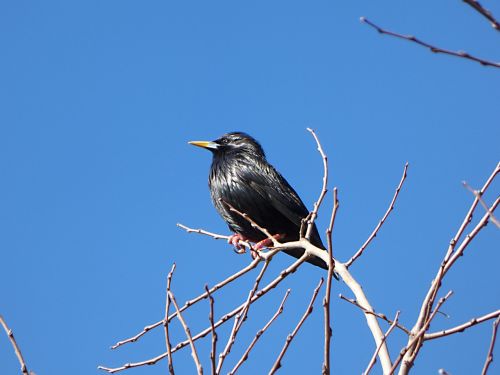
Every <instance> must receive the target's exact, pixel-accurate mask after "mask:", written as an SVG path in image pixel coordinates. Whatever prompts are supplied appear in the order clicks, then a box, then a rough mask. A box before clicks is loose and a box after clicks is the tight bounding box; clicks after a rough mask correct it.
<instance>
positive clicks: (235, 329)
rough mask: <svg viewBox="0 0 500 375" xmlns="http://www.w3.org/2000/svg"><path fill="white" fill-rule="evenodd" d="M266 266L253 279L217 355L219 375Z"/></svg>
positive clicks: (265, 263) (265, 264) (217, 371)
mask: <svg viewBox="0 0 500 375" xmlns="http://www.w3.org/2000/svg"><path fill="white" fill-rule="evenodd" d="M268 265H269V261H268V260H266V261H265V262H264V265H263V266H262V269H261V271H260V273H259V275H258V276H257V278H256V279H255V282H254V285H253V287H252V289H251V290H250V292H249V293H248V298H247V300H246V302H245V305H244V306H243V310H242V311H241V312H240V313H238V314H236V317H235V319H234V325H233V329H232V330H231V333H230V335H229V338H228V340H227V344H226V347H225V348H224V351H223V352H222V353H221V354H220V355H219V362H218V363H217V369H216V373H217V374H220V372H221V369H222V364H223V363H224V359H225V358H226V357H227V355H228V354H229V352H230V351H231V348H232V346H233V344H234V342H235V341H236V335H237V334H238V332H239V330H240V328H241V326H242V325H243V322H244V321H245V320H246V318H247V314H248V310H249V309H250V305H251V303H252V297H253V296H254V295H255V293H256V292H257V289H258V288H259V284H260V281H261V280H262V277H263V276H264V273H265V272H266V270H267V266H268Z"/></svg>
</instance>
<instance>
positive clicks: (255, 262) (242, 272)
mask: <svg viewBox="0 0 500 375" xmlns="http://www.w3.org/2000/svg"><path fill="white" fill-rule="evenodd" d="M186 228H187V227H186ZM188 229H190V228H188ZM261 261H262V259H260V258H255V259H254V260H253V261H252V262H251V263H250V264H249V265H248V266H246V267H244V268H242V269H241V270H239V271H238V272H236V273H234V274H232V275H231V276H229V277H227V278H226V279H224V280H222V281H221V282H219V283H217V284H216V285H215V286H213V287H212V288H211V289H210V294H212V293H214V292H216V291H217V290H219V289H221V288H222V287H224V286H225V285H227V284H229V283H231V282H233V281H234V280H236V279H238V278H240V277H241V276H243V275H245V274H246V273H248V272H250V271H251V270H253V269H254V268H255V267H257V265H258V264H259V263H260V262H261ZM207 296H208V293H207V292H205V293H202V294H200V295H199V296H197V297H195V298H193V299H191V300H189V301H187V302H186V303H185V304H184V305H183V306H182V307H181V308H180V312H183V311H184V310H186V309H187V308H189V307H190V306H192V305H194V304H195V303H197V302H199V301H201V300H203V299H205V298H207ZM176 316H177V312H174V313H172V314H171V315H170V316H169V317H168V321H169V322H170V321H171V320H172V319H173V318H175V317H176ZM162 324H163V320H160V321H158V322H156V323H153V324H151V325H148V326H146V327H144V328H143V329H142V331H141V332H139V333H137V334H136V335H135V336H132V337H130V338H128V339H125V340H122V341H119V342H117V343H116V344H115V345H113V346H112V347H111V349H116V348H118V347H120V346H122V345H125V344H128V343H131V342H135V341H137V340H138V339H140V338H141V337H142V336H144V335H145V334H146V333H148V332H149V331H151V330H152V329H154V328H156V327H159V326H161V325H162Z"/></svg>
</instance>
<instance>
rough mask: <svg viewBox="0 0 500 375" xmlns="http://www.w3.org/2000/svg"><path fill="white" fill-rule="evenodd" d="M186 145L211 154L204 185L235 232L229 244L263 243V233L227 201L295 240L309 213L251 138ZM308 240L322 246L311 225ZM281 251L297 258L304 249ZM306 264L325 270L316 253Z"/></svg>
mask: <svg viewBox="0 0 500 375" xmlns="http://www.w3.org/2000/svg"><path fill="white" fill-rule="evenodd" d="M189 143H190V144H192V145H194V146H198V147H203V148H205V149H207V150H210V151H211V152H212V154H213V159H212V166H211V168H210V175H209V179H208V186H209V188H210V195H211V197H212V201H213V204H214V206H215V208H216V209H217V211H218V212H219V214H220V215H221V216H222V217H223V218H224V220H225V221H226V223H227V224H228V225H229V229H230V230H231V231H233V232H234V233H235V234H236V235H235V236H233V241H232V243H233V244H237V242H238V240H239V239H243V240H248V241H251V242H256V243H258V242H260V241H262V242H263V243H265V242H264V241H265V240H266V236H265V235H264V234H263V233H262V232H261V231H260V230H258V229H256V228H253V227H252V226H251V224H250V223H249V222H248V221H247V220H245V219H244V218H243V217H241V216H240V215H238V214H237V213H235V212H232V211H231V210H230V209H229V207H228V206H227V205H226V204H225V202H226V203H228V204H229V205H231V206H232V207H234V208H236V209H237V210H238V211H240V212H243V213H245V214H247V215H248V216H249V217H250V218H251V219H252V220H254V221H255V222H256V223H257V224H258V225H260V226H261V227H263V228H266V229H267V230H268V231H269V232H270V233H271V234H272V235H276V236H277V238H279V240H280V241H281V242H283V243H284V242H288V241H296V240H298V239H299V231H300V226H301V221H302V219H303V218H305V217H306V216H307V215H308V214H309V211H308V210H307V208H306V206H305V205H304V203H303V202H302V200H301V199H300V198H299V196H298V195H297V193H296V192H295V190H293V188H292V187H291V186H290V184H289V183H288V182H287V181H286V180H285V178H284V177H283V176H282V175H281V174H280V173H279V172H278V171H277V170H276V169H274V167H273V166H272V165H271V164H269V163H268V162H267V160H266V156H265V154H264V150H263V149H262V146H261V145H260V144H259V143H258V142H257V141H256V140H255V139H254V138H252V137H251V136H249V135H248V134H246V133H243V132H233V133H227V134H224V135H223V136H222V137H220V138H219V139H217V140H215V141H211V142H207V141H194V142H189ZM310 240H311V243H312V244H313V245H315V246H317V247H320V248H322V249H325V246H324V245H323V243H322V242H321V238H320V236H319V233H318V230H317V228H316V226H315V225H314V226H313V228H312V231H311V237H310ZM284 251H285V252H286V253H287V254H289V255H291V256H293V257H295V258H300V256H301V255H302V254H303V253H304V250H303V249H301V248H296V249H286V250H284ZM308 262H309V263H312V264H314V265H316V266H319V267H321V268H324V269H328V266H327V264H326V263H325V262H324V261H323V260H322V259H320V258H318V257H314V258H311V259H309V260H308Z"/></svg>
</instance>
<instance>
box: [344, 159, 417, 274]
mask: <svg viewBox="0 0 500 375" xmlns="http://www.w3.org/2000/svg"><path fill="white" fill-rule="evenodd" d="M407 171H408V163H406V164H405V167H404V169H403V176H402V177H401V180H400V181H399V185H398V187H397V188H396V191H395V192H394V196H393V197H392V200H391V204H390V205H389V208H388V209H387V211H386V212H385V214H384V216H383V217H382V219H381V220H380V221H379V223H378V224H377V226H376V227H375V229H374V230H373V232H372V234H370V237H368V239H367V240H366V241H365V243H364V244H363V246H361V247H360V248H359V250H358V251H357V252H356V254H354V255H353V256H352V258H351V259H349V260H348V261H347V262H346V263H345V266H346V267H347V268H349V267H350V266H351V264H352V263H353V262H354V261H355V260H356V259H358V258H359V257H360V256H361V255H362V254H363V251H365V249H366V247H367V246H368V245H369V244H370V242H371V241H372V240H373V239H374V238H375V237H376V236H377V233H378V231H379V230H380V228H381V227H382V225H383V224H384V223H385V221H386V220H387V217H388V216H389V214H390V213H391V211H392V210H393V209H394V204H395V203H396V199H398V195H399V192H400V191H401V188H402V187H403V183H404V182H405V180H406V173H407Z"/></svg>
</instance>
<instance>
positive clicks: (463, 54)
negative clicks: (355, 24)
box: [360, 17, 500, 68]
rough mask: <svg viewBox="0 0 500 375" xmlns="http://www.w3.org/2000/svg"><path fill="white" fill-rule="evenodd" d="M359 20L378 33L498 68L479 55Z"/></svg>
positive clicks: (499, 64)
mask: <svg viewBox="0 0 500 375" xmlns="http://www.w3.org/2000/svg"><path fill="white" fill-rule="evenodd" d="M360 20H361V22H363V23H366V24H367V25H370V26H371V27H373V28H374V29H375V30H377V31H378V32H379V33H380V34H385V35H390V36H393V37H395V38H399V39H403V40H408V41H410V42H413V43H415V44H418V45H420V46H422V47H425V48H427V49H428V50H429V51H431V52H434V53H442V54H444V55H450V56H455V57H461V58H463V59H467V60H471V61H475V62H478V63H480V64H481V65H483V66H491V67H494V68H500V63H497V62H493V61H488V60H485V59H481V58H479V57H475V56H472V55H471V54H469V53H467V52H464V51H450V50H447V49H444V48H440V47H436V46H433V45H432V44H429V43H426V42H424V41H422V40H420V39H417V38H416V37H414V36H413V35H403V34H398V33H395V32H393V31H389V30H385V29H382V28H381V27H379V26H377V25H376V24H374V23H373V22H372V21H370V20H368V19H367V18H365V17H361V18H360Z"/></svg>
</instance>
